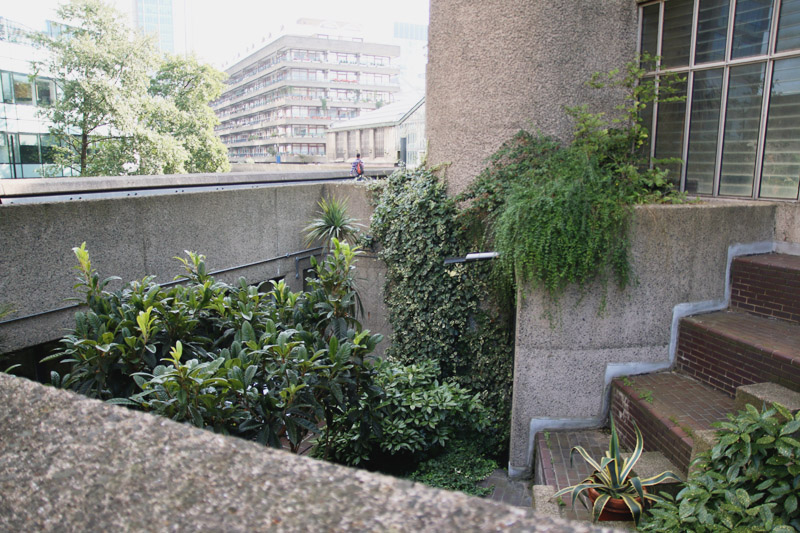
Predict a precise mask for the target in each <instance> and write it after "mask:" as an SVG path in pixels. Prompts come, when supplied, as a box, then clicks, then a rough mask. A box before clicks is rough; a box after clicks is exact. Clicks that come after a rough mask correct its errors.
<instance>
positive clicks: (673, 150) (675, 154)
mask: <svg viewBox="0 0 800 533" xmlns="http://www.w3.org/2000/svg"><path fill="white" fill-rule="evenodd" d="M675 96H682V97H684V98H683V99H682V100H681V101H677V102H663V103H659V104H658V125H657V127H656V152H655V157H656V159H669V158H677V159H680V158H681V156H682V155H683V130H684V127H683V126H684V122H683V121H684V118H685V116H686V99H685V97H686V82H680V83H679V84H678V85H677V87H676V93H675ZM659 166H661V167H662V168H665V169H667V170H669V178H670V180H671V181H672V182H673V183H675V184H676V185H679V184H680V179H681V163H680V162H677V161H676V162H669V163H663V164H661V165H659Z"/></svg>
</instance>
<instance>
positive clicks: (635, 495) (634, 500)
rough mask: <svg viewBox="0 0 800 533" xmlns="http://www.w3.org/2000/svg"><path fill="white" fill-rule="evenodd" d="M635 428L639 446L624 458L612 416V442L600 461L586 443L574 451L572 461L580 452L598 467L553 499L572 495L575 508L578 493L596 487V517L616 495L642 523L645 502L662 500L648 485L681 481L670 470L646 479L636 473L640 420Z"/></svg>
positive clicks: (593, 512) (640, 440) (593, 465)
mask: <svg viewBox="0 0 800 533" xmlns="http://www.w3.org/2000/svg"><path fill="white" fill-rule="evenodd" d="M633 429H634V430H635V432H636V446H635V447H634V449H633V452H632V453H631V455H630V457H629V458H628V459H627V460H626V459H624V458H623V457H622V453H621V449H620V446H619V437H618V436H617V428H616V426H614V419H613V417H612V419H611V441H610V443H609V447H608V451H607V452H606V454H605V457H603V458H602V459H601V460H600V461H599V462H598V461H597V460H595V459H594V458H592V457H591V456H590V455H589V454H588V453H587V452H586V450H585V449H584V448H583V447H582V446H575V447H574V448H573V449H572V451H571V452H570V464H571V463H572V457H573V454H574V453H575V452H578V453H579V454H580V456H581V457H582V458H583V459H584V460H585V461H586V462H587V463H588V464H589V466H591V467H592V468H593V469H594V472H592V474H591V475H590V476H589V477H587V478H586V479H584V480H583V481H581V482H580V483H578V484H577V485H573V486H571V487H566V488H563V489H561V490H559V491H558V492H556V493H555V494H554V495H553V498H558V497H560V496H563V495H565V494H570V495H571V497H572V507H573V508H575V501H576V500H577V499H578V496H580V495H581V493H583V492H584V491H588V490H589V489H594V490H596V491H597V492H598V493H599V496H598V497H597V499H596V500H595V501H594V505H593V506H592V519H593V520H594V521H596V520H597V519H598V518H600V515H601V514H602V513H603V509H605V506H606V504H608V502H609V501H610V500H611V499H612V498H616V499H621V500H623V501H624V502H625V505H626V506H627V507H628V509H629V510H630V511H631V515H632V516H633V520H634V522H635V523H636V524H637V525H638V524H639V520H640V519H641V517H642V514H643V511H644V506H645V502H646V501H659V500H660V499H661V498H660V497H659V496H656V495H654V494H650V493H648V492H645V490H644V488H645V487H650V486H653V485H657V484H659V483H663V482H664V481H666V480H668V479H674V480H676V481H680V478H678V476H676V475H675V474H674V473H672V472H669V471H667V472H662V473H661V474H658V475H656V476H653V477H649V478H644V479H642V478H640V477H639V476H637V475H636V474H635V473H634V471H633V469H634V467H635V466H636V463H637V462H639V459H641V457H642V452H643V451H644V439H643V438H642V433H641V431H639V428H638V427H637V426H636V422H634V423H633ZM584 503H585V502H584Z"/></svg>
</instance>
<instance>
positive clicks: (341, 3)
mask: <svg viewBox="0 0 800 533" xmlns="http://www.w3.org/2000/svg"><path fill="white" fill-rule="evenodd" d="M428 2H429V0H402V1H397V0H277V1H276V0H227V1H220V0H176V4H178V5H177V9H176V11H177V10H180V9H182V7H183V6H185V8H186V11H187V13H188V15H189V16H188V17H187V19H188V24H189V27H190V36H191V37H190V42H191V44H192V45H193V46H192V47H193V49H194V51H195V53H197V55H198V56H199V57H200V58H201V59H203V60H205V61H207V62H209V63H212V64H214V65H215V66H217V67H219V68H222V67H223V66H224V65H226V64H230V63H233V62H234V61H235V59H236V57H237V54H241V57H244V55H245V53H246V52H247V50H248V48H249V47H250V46H252V45H256V46H258V45H260V44H262V42H264V43H266V42H269V40H270V39H269V37H268V36H269V34H270V33H271V32H272V33H276V32H277V31H278V30H279V28H280V26H281V24H291V23H293V22H294V21H296V20H297V19H298V18H302V17H306V18H318V19H327V20H336V21H348V22H354V23H357V24H360V25H361V26H362V29H363V31H364V38H365V40H367V41H372V42H381V41H384V42H385V41H386V39H385V37H390V36H391V35H392V33H391V32H392V25H393V23H394V22H410V23H414V24H427V23H428ZM110 3H113V4H115V5H117V6H118V7H119V8H129V6H130V5H131V0H112V1H111V2H110ZM58 4H59V0H27V1H23V2H19V1H18V2H4V6H3V7H2V8H0V16H4V17H7V18H9V19H11V20H14V21H18V22H22V23H23V24H26V25H28V26H31V27H33V28H34V29H40V28H41V27H43V26H42V20H43V19H44V18H53V17H54V13H55V9H56V7H57V5H58ZM220 6H224V7H220ZM264 38H266V40H265V41H262V39H264Z"/></svg>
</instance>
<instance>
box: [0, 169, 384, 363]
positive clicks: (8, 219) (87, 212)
mask: <svg viewBox="0 0 800 533" xmlns="http://www.w3.org/2000/svg"><path fill="white" fill-rule="evenodd" d="M73 179H74V181H76V182H80V181H81V180H82V179H79V178H73ZM42 181H46V180H42ZM368 194H369V193H368V192H367V191H366V189H365V188H364V187H362V186H359V185H357V184H355V183H354V182H353V181H352V180H350V181H348V182H346V183H339V184H333V183H315V184H300V185H279V186H271V187H260V188H249V189H229V190H220V191H210V192H186V193H183V194H170V195H162V196H145V197H127V198H111V199H102V200H87V201H73V202H53V203H41V204H19V205H3V206H0V250H2V251H3V253H2V254H0V304H3V303H5V304H10V305H11V306H13V308H14V309H15V310H16V311H15V313H14V314H12V315H10V316H9V317H7V319H13V318H15V317H23V316H28V315H32V314H36V313H42V312H46V311H50V310H53V309H58V308H61V307H63V306H64V305H65V304H66V303H67V302H65V300H66V299H67V298H70V297H74V296H76V293H75V291H74V290H73V285H74V283H75V275H76V272H75V271H74V270H73V266H74V265H75V264H76V263H77V261H76V260H75V257H74V255H73V253H72V251H71V249H72V247H74V246H79V245H80V244H81V243H82V242H84V241H85V242H86V246H87V248H88V249H89V252H90V254H91V259H92V265H93V266H94V268H95V269H97V271H98V272H99V273H100V276H101V278H105V277H108V276H119V277H121V278H122V279H123V280H125V281H129V280H134V279H141V278H143V277H144V276H146V275H155V276H156V282H158V283H164V282H168V281H171V280H172V279H173V278H174V277H175V276H176V275H179V274H181V273H182V272H183V270H182V267H181V264H180V263H179V262H178V261H176V260H175V259H174V257H176V256H180V257H185V254H184V250H190V251H194V252H199V253H202V254H205V255H206V257H207V259H206V264H207V266H208V268H209V270H220V269H225V268H231V267H236V266H239V265H246V264H249V263H252V262H256V261H260V260H264V259H269V258H277V257H280V256H285V255H286V254H287V253H293V252H298V251H302V250H305V249H306V246H305V245H304V243H303V232H302V230H303V228H304V227H305V226H306V225H307V224H308V223H309V221H310V220H311V219H313V218H314V217H315V216H316V215H315V214H316V211H317V209H318V207H317V202H318V201H319V200H320V198H322V197H326V196H331V195H335V196H337V197H339V198H349V213H350V215H351V216H353V217H355V218H357V219H359V220H360V221H361V223H362V224H364V226H365V228H364V229H365V230H366V228H367V227H368V226H369V217H370V215H371V213H372V207H371V206H370V204H369V202H368V200H367V195H368ZM304 255H308V254H304ZM309 261H310V260H309V258H308V257H302V258H301V260H300V261H299V263H298V264H297V266H299V267H300V277H297V278H296V277H295V275H296V274H295V272H296V271H295V266H296V264H295V259H294V258H291V257H290V258H285V259H280V260H276V261H272V262H269V263H266V264H260V265H255V266H252V267H248V268H244V269H240V270H236V271H232V272H229V273H227V274H224V275H220V276H218V278H219V279H221V280H223V281H228V282H233V281H235V280H236V279H238V278H239V277H240V276H244V277H245V278H246V279H247V280H248V281H251V282H261V281H264V280H268V279H272V278H275V277H280V276H285V277H286V281H287V283H289V284H290V286H291V287H292V288H293V290H300V289H301V288H302V278H303V276H302V269H303V268H308V266H309V264H310V263H309ZM357 275H358V277H359V278H364V280H365V284H364V286H363V287H362V291H361V297H362V300H363V303H364V306H365V308H366V312H367V313H368V318H367V320H365V324H364V326H365V327H367V328H369V329H370V330H372V331H373V332H376V333H383V334H385V335H387V336H388V334H389V333H390V330H389V327H388V324H387V322H386V320H385V317H386V313H385V311H384V307H383V305H384V304H383V295H382V292H381V289H382V279H383V266H382V264H381V263H380V262H379V261H378V260H376V259H368V258H365V259H363V260H362V261H361V262H360V263H359V265H358V274H357ZM119 286H120V282H114V283H112V284H111V285H109V287H110V288H111V289H112V290H114V289H116V288H118V287H119ZM74 312H75V310H74V309H70V310H65V311H59V312H56V313H49V314H45V315H42V316H38V317H35V318H30V319H26V320H20V321H17V322H11V323H7V324H0V338H2V339H3V346H2V347H0V352H2V351H11V350H17V349H20V348H24V347H27V346H33V345H36V344H39V343H42V342H46V341H50V340H53V339H57V338H59V337H61V335H62V334H63V332H64V328H68V327H70V326H71V325H72V324H73V315H74ZM383 344H384V345H385V344H386V343H383Z"/></svg>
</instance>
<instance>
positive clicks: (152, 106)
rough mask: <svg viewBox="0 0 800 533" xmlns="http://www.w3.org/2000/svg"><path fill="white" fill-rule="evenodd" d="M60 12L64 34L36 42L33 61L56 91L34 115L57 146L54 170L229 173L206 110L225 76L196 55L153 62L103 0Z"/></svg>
mask: <svg viewBox="0 0 800 533" xmlns="http://www.w3.org/2000/svg"><path fill="white" fill-rule="evenodd" d="M58 15H59V17H60V18H61V19H62V20H63V21H64V22H65V24H66V26H65V28H64V31H62V32H61V33H60V34H59V35H57V36H50V35H44V34H42V35H38V36H37V37H36V40H37V41H38V43H39V44H40V45H41V46H42V47H43V48H45V49H46V50H47V51H48V52H49V54H48V57H47V59H46V60H44V61H40V62H36V63H34V70H35V72H37V73H39V72H45V73H46V74H47V75H49V76H52V77H54V78H55V79H56V82H57V84H58V87H59V97H58V98H56V99H55V100H54V101H53V102H52V104H51V105H49V106H46V107H43V109H42V112H41V113H42V115H43V116H44V117H46V118H47V119H48V120H49V121H50V122H51V126H50V132H51V134H53V135H55V136H56V137H57V138H58V139H59V141H60V142H59V146H57V147H56V148H55V149H54V152H55V163H56V165H58V166H64V167H67V168H71V169H72V171H73V173H75V174H79V175H81V176H101V175H123V174H173V173H184V172H225V171H227V170H229V169H230V165H229V164H228V160H227V151H226V149H225V147H224V145H223V144H222V142H221V141H220V140H219V138H218V137H217V136H216V135H215V134H214V126H215V125H216V124H217V123H218V120H217V118H216V116H215V114H214V112H213V111H212V110H211V108H210V107H209V105H208V104H209V102H210V101H212V100H213V99H215V98H217V97H218V96H219V95H220V94H221V93H222V89H223V79H224V76H225V74H224V73H222V72H220V71H218V70H216V69H214V68H213V67H211V66H209V65H205V64H202V63H200V62H198V61H197V59H196V58H194V57H187V58H184V57H179V56H169V57H159V55H158V53H157V51H156V49H155V47H154V46H153V43H152V40H151V39H150V38H149V37H145V36H143V35H141V34H139V33H138V32H137V31H135V30H133V29H131V28H130V27H128V26H127V25H126V24H125V23H124V22H123V21H122V19H121V15H120V14H119V13H118V12H117V11H115V10H114V9H113V8H111V7H110V6H108V5H106V4H104V3H103V2H102V1H101V0H71V1H70V2H69V3H67V4H63V5H61V6H60V7H59V9H58Z"/></svg>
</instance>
